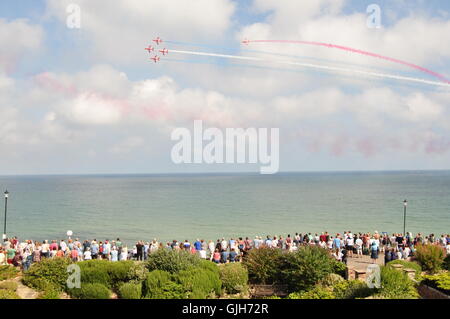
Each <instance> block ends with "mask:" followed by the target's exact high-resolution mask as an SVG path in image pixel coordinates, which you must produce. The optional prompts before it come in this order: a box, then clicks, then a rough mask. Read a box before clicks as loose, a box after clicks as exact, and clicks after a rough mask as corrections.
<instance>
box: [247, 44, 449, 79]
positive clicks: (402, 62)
mask: <svg viewBox="0 0 450 319" xmlns="http://www.w3.org/2000/svg"><path fill="white" fill-rule="evenodd" d="M251 42H254V43H257V42H258V43H294V44H306V45H315V46H322V47H327V48H334V49H339V50H343V51H347V52H352V53H357V54H362V55H367V56H371V57H374V58H378V59H382V60H386V61H390V62H394V63H398V64H402V65H406V66H408V67H410V68H413V69H416V70H419V71H421V72H424V73H428V74H430V75H432V76H434V77H436V78H438V79H440V80H441V81H442V82H445V83H447V84H450V81H449V80H448V79H447V78H446V77H445V76H443V75H442V74H439V73H436V72H434V71H431V70H429V69H426V68H424V67H421V66H419V65H416V64H412V63H409V62H405V61H402V60H398V59H394V58H390V57H387V56H384V55H380V54H377V53H372V52H367V51H363V50H358V49H354V48H349V47H345V46H342V45H337V44H331V43H324V42H311V41H295V40H244V41H243V43H245V44H247V43H251Z"/></svg>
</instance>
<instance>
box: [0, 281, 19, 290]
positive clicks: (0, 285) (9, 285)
mask: <svg viewBox="0 0 450 319" xmlns="http://www.w3.org/2000/svg"><path fill="white" fill-rule="evenodd" d="M0 289H7V290H12V291H16V290H17V282H15V281H3V282H0Z"/></svg>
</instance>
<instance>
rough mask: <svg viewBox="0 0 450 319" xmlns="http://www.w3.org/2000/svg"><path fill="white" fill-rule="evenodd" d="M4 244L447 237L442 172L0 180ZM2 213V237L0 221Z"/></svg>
mask: <svg viewBox="0 0 450 319" xmlns="http://www.w3.org/2000/svg"><path fill="white" fill-rule="evenodd" d="M0 189H1V190H4V189H7V190H8V191H9V193H10V194H9V198H8V205H7V231H6V232H7V236H8V237H9V236H18V237H19V238H20V239H32V240H38V241H42V240H44V239H48V240H52V239H58V240H60V239H66V238H67V231H69V230H70V231H72V232H73V235H72V238H76V237H77V238H80V239H94V238H95V239H97V240H105V239H110V240H113V239H114V240H115V239H116V238H120V239H121V240H122V241H124V242H125V243H127V244H129V245H133V244H134V243H135V242H136V241H137V240H145V241H151V240H153V239H154V238H156V239H157V240H158V241H160V242H166V241H172V240H174V239H176V240H179V241H180V240H185V239H188V240H189V241H193V240H196V239H204V240H217V239H219V238H220V239H221V238H223V237H224V238H227V239H229V238H231V237H233V238H236V237H246V236H248V237H250V238H254V236H263V237H265V236H267V235H270V236H273V235H277V236H278V235H283V236H286V235H287V234H291V235H293V234H295V233H296V232H298V233H305V232H311V233H313V234H314V233H320V232H322V231H328V232H329V233H332V234H336V233H337V232H340V233H342V232H343V231H352V232H354V233H355V232H356V233H357V232H374V231H378V232H380V233H381V232H387V233H393V232H403V223H404V205H403V201H404V200H405V199H406V200H407V201H408V205H407V209H406V229H407V231H410V232H412V233H413V234H415V233H417V232H421V233H423V234H431V233H434V234H436V235H440V234H443V233H445V234H447V233H450V171H399V172H393V171H391V172H308V173H279V174H276V175H260V174H256V173H255V174H253V173H236V174H180V175H174V174H160V175H90V176H2V177H0ZM3 204H4V203H2V205H0V227H1V228H0V232H3V226H4V211H3V207H4V206H3Z"/></svg>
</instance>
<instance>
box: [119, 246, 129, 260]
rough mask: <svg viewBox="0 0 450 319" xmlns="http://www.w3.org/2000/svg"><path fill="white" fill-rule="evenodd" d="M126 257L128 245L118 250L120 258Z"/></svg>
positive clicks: (125, 258)
mask: <svg viewBox="0 0 450 319" xmlns="http://www.w3.org/2000/svg"><path fill="white" fill-rule="evenodd" d="M127 258H128V247H127V246H125V247H122V251H121V252H120V260H127Z"/></svg>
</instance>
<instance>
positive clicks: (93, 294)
mask: <svg viewBox="0 0 450 319" xmlns="http://www.w3.org/2000/svg"><path fill="white" fill-rule="evenodd" d="M69 292H70V295H71V296H72V297H74V298H77V299H110V298H111V291H110V290H109V289H108V288H107V287H106V286H104V285H102V284H99V283H94V284H81V288H74V289H70V291H69Z"/></svg>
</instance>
